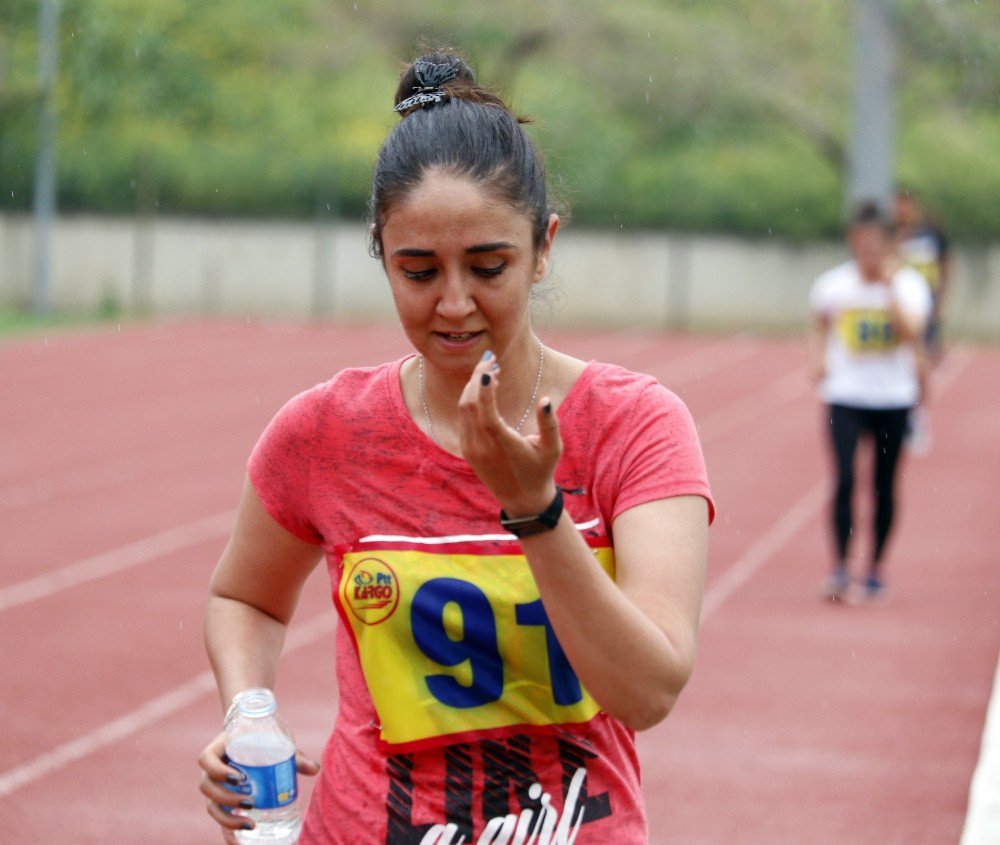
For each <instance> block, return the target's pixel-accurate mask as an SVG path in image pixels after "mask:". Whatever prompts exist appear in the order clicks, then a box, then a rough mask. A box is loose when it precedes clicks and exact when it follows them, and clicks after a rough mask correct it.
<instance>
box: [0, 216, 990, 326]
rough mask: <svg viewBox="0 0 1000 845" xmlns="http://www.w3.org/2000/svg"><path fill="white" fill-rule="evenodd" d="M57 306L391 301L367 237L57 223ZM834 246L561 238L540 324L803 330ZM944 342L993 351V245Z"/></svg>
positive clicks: (25, 237) (21, 228)
mask: <svg viewBox="0 0 1000 845" xmlns="http://www.w3.org/2000/svg"><path fill="white" fill-rule="evenodd" d="M53 243H54V255H53V279H52V300H53V304H54V306H55V307H56V308H59V309H93V308H96V307H98V306H99V305H100V304H101V303H105V304H116V305H118V306H121V307H123V308H124V309H126V310H133V309H135V310H151V311H157V312H165V313H172V314H178V313H210V314H253V315H264V314H271V315H283V316H307V315H329V316H334V317H340V318H361V319H371V318H383V317H391V316H392V313H393V312H392V299H391V297H390V296H389V291H388V286H387V285H386V282H385V279H384V277H383V275H382V270H381V266H380V265H379V263H378V262H377V261H375V260H374V259H372V258H371V257H369V255H368V251H367V242H366V229H365V227H364V225H362V224H349V223H325V224H322V225H319V224H311V223H308V222H276V221H263V222H260V221H232V220H198V219H179V218H154V219H152V220H147V221H136V220H132V219H127V218H105V217H87V216H81V217H65V218H61V219H60V220H59V221H58V222H57V224H56V228H55V233H54V239H53ZM844 257H845V251H844V248H843V246H842V245H840V244H836V243H812V244H805V245H795V244H788V243H785V242H782V241H778V240H776V239H768V240H749V239H740V238H732V237H724V236H702V235H679V234H674V233H624V232H608V231H598V230H586V229H580V228H573V227H569V228H568V229H566V230H564V231H562V232H560V233H559V236H558V238H557V240H556V246H555V251H554V260H553V268H552V274H551V277H550V279H549V281H548V282H547V283H546V291H547V293H546V294H545V295H544V296H543V297H542V302H541V303H540V306H539V316H540V319H542V320H544V322H546V323H547V324H550V325H557V326H565V327H569V326H604V327H626V326H635V327H648V328H658V327H662V328H667V327H673V328H684V327H693V328H699V327H713V328H725V329H733V328H762V329H777V330H786V329H798V328H800V327H801V326H802V325H803V323H804V320H805V314H806V301H807V295H808V291H809V287H810V285H811V283H812V280H813V279H814V278H815V277H816V275H817V274H819V273H820V272H822V271H823V270H825V269H827V268H828V267H832V266H833V265H834V264H836V263H838V262H840V261H842V260H844ZM31 261H32V229H31V220H30V218H29V217H26V216H18V215H0V303H6V304H22V303H27V302H29V301H30V299H31V277H32V276H31V274H32V268H31ZM955 270H956V279H955V282H956V290H955V296H954V300H953V304H952V308H951V312H950V315H949V326H950V331H951V333H952V334H956V335H958V334H960V335H966V336H972V337H986V338H993V339H1000V246H992V247H975V248H973V247H969V248H961V247H960V248H959V249H958V250H957V252H956V266H955Z"/></svg>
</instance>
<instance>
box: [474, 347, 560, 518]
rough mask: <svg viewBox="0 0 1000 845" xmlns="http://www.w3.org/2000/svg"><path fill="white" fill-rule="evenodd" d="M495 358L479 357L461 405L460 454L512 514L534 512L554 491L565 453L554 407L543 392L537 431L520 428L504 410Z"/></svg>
mask: <svg viewBox="0 0 1000 845" xmlns="http://www.w3.org/2000/svg"><path fill="white" fill-rule="evenodd" d="M500 375H501V370H500V368H499V366H498V365H497V363H496V358H494V357H492V356H491V357H490V358H488V359H485V360H483V361H480V362H479V363H478V364H477V365H476V368H475V370H473V372H472V377H471V378H470V379H469V382H468V384H466V385H465V390H463V391H462V396H461V397H460V399H459V402H458V407H459V412H460V419H461V423H460V424H461V430H460V437H461V447H462V456H463V457H464V458H465V459H466V460H467V461H468V462H469V464H470V465H471V466H472V469H473V470H474V471H475V473H476V475H477V476H478V477H479V480H480V481H482V482H483V484H485V485H486V486H487V487H488V488H489V490H490V492H492V493H493V495H494V496H495V497H496V499H497V501H498V502H499V503H500V506H501V507H502V508H503V509H504V510H505V511H506V512H507V514H508V515H509V516H512V517H519V516H533V515H534V514H537V513H541V512H542V511H543V510H545V508H547V507H548V506H549V504H550V503H551V501H552V499H553V498H554V496H555V494H556V486H555V480H554V477H553V476H554V473H555V468H556V464H557V463H558V462H559V456H560V455H561V454H562V438H561V437H560V436H559V422H558V420H557V419H556V414H555V409H554V408H553V407H552V403H551V402H550V401H549V399H548V398H546V397H542V398H541V399H540V400H539V402H538V404H537V405H536V407H535V416H536V420H537V424H538V432H539V433H538V434H529V435H527V436H525V435H522V434H520V433H519V432H517V431H516V430H515V429H514V428H513V427H512V426H510V425H508V424H507V422H506V421H505V420H504V419H503V417H501V416H500V411H499V409H498V407H497V387H498V382H499V378H498V377H499V376H500Z"/></svg>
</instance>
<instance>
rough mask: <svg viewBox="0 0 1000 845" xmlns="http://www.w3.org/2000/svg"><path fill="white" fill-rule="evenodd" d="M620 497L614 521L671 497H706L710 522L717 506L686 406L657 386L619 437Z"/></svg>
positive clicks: (642, 400) (647, 389) (648, 391)
mask: <svg viewBox="0 0 1000 845" xmlns="http://www.w3.org/2000/svg"><path fill="white" fill-rule="evenodd" d="M620 439H621V443H622V451H621V462H620V468H619V477H618V495H617V497H616V500H615V504H614V511H613V514H612V518H617V516H618V515H619V514H620V513H622V512H624V511H626V510H628V509H629V508H633V507H635V506H637V505H641V504H644V503H646V502H651V501H654V500H656V499H666V498H670V497H672V496H702V497H703V498H704V499H705V500H706V501H707V502H708V521H709V522H710V523H711V522H712V520H713V519H715V503H714V502H713V501H712V494H711V491H710V489H709V485H708V473H707V472H706V470H705V459H704V457H703V455H702V451H701V443H700V442H699V440H698V432H697V430H696V429H695V425H694V420H693V419H692V418H691V413H690V411H688V409H687V406H686V405H685V404H684V403H683V402H682V401H681V400H680V399H679V398H678V397H677V396H676V395H675V394H673V393H671V392H670V391H669V390H667V389H666V388H665V387H663V386H662V385H660V384H658V383H655V382H654V383H652V384H649V385H648V386H646V387H645V388H644V389H643V391H642V392H641V393H640V394H639V396H638V397H637V399H636V401H635V405H634V407H633V409H632V412H631V414H630V415H629V417H628V422H627V425H625V426H624V427H623V430H622V431H621V433H620Z"/></svg>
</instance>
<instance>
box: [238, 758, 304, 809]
mask: <svg viewBox="0 0 1000 845" xmlns="http://www.w3.org/2000/svg"><path fill="white" fill-rule="evenodd" d="M229 765H230V766H232V767H233V768H234V769H239V770H240V771H241V772H243V774H244V775H245V776H246V780H245V781H243V783H241V784H240V785H239V786H230V787H229V788H230V789H231V790H232V791H233V792H238V793H240V794H241V795H248V796H249V797H250V798H251V800H252V801H253V807H254V809H255V810H276V809H277V808H278V807H284V806H287V805H288V804H291V803H292V802H293V801H294V800H295V799H296V798H298V796H299V790H298V786H297V784H296V779H295V756H294V755H292V756H291V757H289V758H288V759H287V760H284V761H282V762H281V763H275V764H274V765H273V766H248V765H246V764H245V763H236V762H234V761H233V760H230V761H229Z"/></svg>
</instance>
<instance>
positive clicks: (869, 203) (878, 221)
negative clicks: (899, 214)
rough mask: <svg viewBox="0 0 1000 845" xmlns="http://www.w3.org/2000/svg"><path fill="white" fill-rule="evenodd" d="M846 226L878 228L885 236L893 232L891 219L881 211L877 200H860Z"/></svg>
mask: <svg viewBox="0 0 1000 845" xmlns="http://www.w3.org/2000/svg"><path fill="white" fill-rule="evenodd" d="M847 223H848V226H850V227H851V228H854V227H855V226H879V227H880V228H881V229H882V230H883V231H884V232H885V233H886V234H890V235H891V234H892V232H893V230H894V228H895V227H894V226H893V222H892V218H890V217H889V215H887V214H886V213H885V212H883V211H882V206H881V205H880V204H879V203H878V201H877V200H862V201H861V202H859V203H858V204H857V205H855V206H854V210H853V211H852V212H851V216H850V218H849V219H848V221H847Z"/></svg>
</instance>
